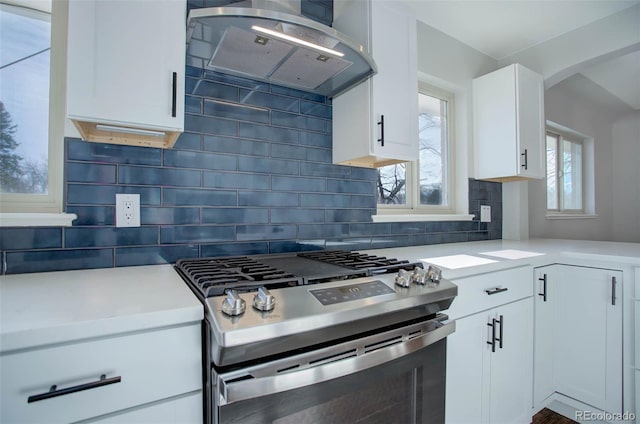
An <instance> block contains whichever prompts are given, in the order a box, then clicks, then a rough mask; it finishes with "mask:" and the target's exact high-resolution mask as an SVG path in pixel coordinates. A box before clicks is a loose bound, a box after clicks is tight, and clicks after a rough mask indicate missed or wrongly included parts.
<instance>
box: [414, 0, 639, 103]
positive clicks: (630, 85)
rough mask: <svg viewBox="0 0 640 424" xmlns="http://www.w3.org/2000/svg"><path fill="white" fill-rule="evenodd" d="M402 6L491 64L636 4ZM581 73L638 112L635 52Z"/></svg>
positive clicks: (582, 0) (418, 2)
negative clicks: (483, 55)
mask: <svg viewBox="0 0 640 424" xmlns="http://www.w3.org/2000/svg"><path fill="white" fill-rule="evenodd" d="M402 2H403V3H405V4H406V5H407V6H408V7H409V8H411V9H412V10H413V11H414V12H415V14H416V16H417V18H418V20H420V21H422V22H424V23H425V24H427V25H429V26H431V27H433V28H436V29H438V30H440V31H442V32H444V33H445V34H447V35H449V36H451V37H453V38H455V39H457V40H459V41H461V42H462V43H464V44H467V45H468V46H470V47H472V48H474V49H475V50H478V51H480V52H482V53H484V54H486V55H487V56H490V57H492V58H494V59H496V60H501V59H504V58H506V57H509V56H511V55H513V54H515V53H519V52H521V51H523V50H526V49H528V48H530V47H533V46H536V45H538V44H540V43H543V42H545V41H548V40H551V39H553V38H555V37H558V36H560V35H563V34H566V33H568V32H571V31H573V30H575V29H577V28H580V27H582V26H584V25H587V24H590V23H592V22H595V21H597V20H599V19H602V18H605V17H607V16H609V15H612V14H614V13H617V12H619V11H621V10H623V9H626V8H628V7H631V6H634V5H637V4H640V0H636V1H627V0H606V1H602V0H565V1H549V0H547V1H527V0H521V1H517V0H506V1H505V0H502V1H484V0H475V1H474V0H471V1H467V0H448V1H437V0H402ZM639 25H640V24H639ZM581 74H582V76H584V77H586V78H588V79H589V80H591V81H592V82H594V83H595V84H597V85H599V86H600V87H602V88H604V89H605V90H607V91H608V92H609V93H610V94H612V95H614V96H615V97H617V98H618V99H619V100H621V101H622V102H624V103H625V104H626V105H628V106H630V107H632V108H634V109H636V110H638V109H640V82H639V81H640V52H639V51H636V52H633V53H630V54H627V55H626V56H622V57H617V58H615V59H612V60H610V61H609V62H605V63H600V64H597V65H594V66H592V67H590V68H587V69H584V70H582V71H581Z"/></svg>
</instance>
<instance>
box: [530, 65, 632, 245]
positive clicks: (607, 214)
mask: <svg viewBox="0 0 640 424" xmlns="http://www.w3.org/2000/svg"><path fill="white" fill-rule="evenodd" d="M587 91H590V92H591V95H595V96H596V98H601V99H602V102H594V101H593V100H590V101H589V100H587V99H588V98H589V97H586V95H585V93H586V92H587ZM610 97H611V94H609V93H608V92H606V91H605V90H604V89H602V88H600V87H599V86H597V85H595V84H594V83H592V82H590V81H589V80H588V79H586V78H584V77H582V76H577V77H573V78H571V79H568V80H565V81H563V82H560V83H558V84H557V85H555V86H554V87H552V88H551V89H549V90H547V91H546V92H545V115H546V116H545V118H546V119H547V120H550V121H553V122H555V123H557V124H560V125H562V126H565V127H568V128H571V129H573V130H574V131H577V132H579V133H582V134H584V135H586V136H589V137H593V139H594V150H595V151H594V157H595V169H594V173H595V213H596V214H597V217H596V218H592V219H569V220H564V219H563V220H550V219H547V218H546V216H545V215H546V183H545V180H540V181H530V182H529V207H530V209H529V217H530V221H529V234H530V236H531V237H552V238H565V239H581V240H616V237H614V233H613V220H614V209H616V208H618V205H617V204H616V207H615V208H614V204H615V202H616V197H614V192H615V191H616V188H617V189H619V190H621V189H623V188H624V187H628V186H629V185H630V182H631V181H630V180H628V179H627V178H628V177H629V175H624V176H623V175H620V176H619V177H617V178H615V179H614V168H618V167H620V169H623V170H633V172H635V175H636V180H635V181H637V183H636V184H635V185H638V184H640V180H638V179H637V175H638V171H637V170H636V169H635V168H636V167H637V163H638V159H639V158H640V156H639V155H638V154H637V152H638V150H637V149H638V142H637V139H636V141H635V147H633V148H632V146H631V145H630V143H631V142H632V140H630V139H629V136H630V134H631V133H633V131H632V129H631V127H632V125H631V124H630V123H627V121H624V122H622V123H621V124H620V125H619V126H618V136H617V139H616V140H615V144H616V145H619V149H618V150H619V152H620V153H618V154H616V157H615V158H614V153H613V151H614V148H613V145H614V137H613V128H614V123H615V122H616V120H617V117H616V115H615V114H612V113H611V108H608V107H606V104H607V102H609V101H611V98H610ZM591 99H592V98H591ZM636 134H637V132H636ZM633 149H635V152H636V155H635V156H632V155H631V153H632V152H631V150H633ZM624 172H626V171H621V170H616V171H615V174H623V173H624ZM618 197H619V195H618ZM627 206H628V207H626V206H625V208H624V211H625V213H626V212H630V211H631V210H632V209H633V210H634V211H635V216H636V221H637V217H638V216H639V212H640V207H639V206H638V205H635V207H632V205H631V204H628V205H627ZM630 213H633V212H630ZM616 214H618V212H616ZM625 219H628V217H627V218H625Z"/></svg>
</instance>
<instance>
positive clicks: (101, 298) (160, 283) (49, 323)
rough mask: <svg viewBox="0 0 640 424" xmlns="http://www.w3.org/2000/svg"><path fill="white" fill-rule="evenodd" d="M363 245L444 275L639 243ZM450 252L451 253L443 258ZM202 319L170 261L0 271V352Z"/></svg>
mask: <svg viewBox="0 0 640 424" xmlns="http://www.w3.org/2000/svg"><path fill="white" fill-rule="evenodd" d="M365 252H368V253H371V254H376V255H383V256H392V257H396V258H399V259H407V260H410V261H423V262H425V263H430V260H431V261H432V262H431V263H435V262H438V263H439V264H440V265H439V266H440V267H441V268H442V270H443V276H444V277H445V278H449V279H454V278H460V277H464V276H468V275H473V274H479V273H485V272H492V271H497V270H501V269H506V268H512V267H516V266H522V265H533V266H538V265H545V264H549V263H558V262H563V261H570V260H579V261H582V262H584V263H587V264H590V263H592V262H593V263H594V265H596V266H597V265H598V264H599V265H600V266H602V265H601V264H602V263H607V264H616V263H618V264H625V265H631V266H640V243H615V242H597V241H583V240H549V239H535V240H525V241H509V240H492V241H479V242H468V243H451V244H436V245H426V246H425V245H423V246H410V247H397V248H385V249H374V250H368V251H365ZM452 255H457V256H456V257H453V258H447V257H448V256H452ZM523 256H524V257H523ZM443 257H444V258H443ZM443 264H444V265H443ZM445 265H446V266H445ZM202 319H203V308H202V305H201V303H200V302H199V301H198V299H197V298H196V297H195V296H194V295H193V294H192V293H191V291H190V289H189V288H188V287H187V285H186V284H185V283H184V282H183V280H182V278H181V277H180V276H179V275H178V274H177V273H176V271H175V270H174V269H173V266H171V265H149V266H138V267H123V268H106V269H89V270H78V271H60V272H47V273H34V274H19V275H6V276H0V353H6V352H8V351H14V350H18V349H26V348H33V347H37V346H44V345H48V344H55V343H65V342H70V341H74V340H82V339H86V338H89V337H103V336H108V335H114V334H120V333H126V332H134V331H141V330H148V329H152V328H159V327H166V326H172V325H181V324H186V323H193V322H197V321H200V320H202Z"/></svg>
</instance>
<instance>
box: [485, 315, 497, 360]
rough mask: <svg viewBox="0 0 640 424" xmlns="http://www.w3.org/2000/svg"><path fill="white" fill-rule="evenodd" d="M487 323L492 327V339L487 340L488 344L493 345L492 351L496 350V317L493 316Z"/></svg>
mask: <svg viewBox="0 0 640 424" xmlns="http://www.w3.org/2000/svg"><path fill="white" fill-rule="evenodd" d="M487 325H488V326H489V327H491V341H490V342H489V341H487V344H488V345H491V352H495V351H496V319H495V318H493V319H492V320H491V322H488V323H487Z"/></svg>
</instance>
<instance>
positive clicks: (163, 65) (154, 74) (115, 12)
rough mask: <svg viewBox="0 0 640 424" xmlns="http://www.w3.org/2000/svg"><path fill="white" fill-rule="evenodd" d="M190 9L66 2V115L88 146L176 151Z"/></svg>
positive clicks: (175, 0)
mask: <svg viewBox="0 0 640 424" xmlns="http://www.w3.org/2000/svg"><path fill="white" fill-rule="evenodd" d="M185 16H186V3H185V2H184V1H179V0H171V1H169V0H161V1H155V2H154V1H141V0H135V1H100V0H83V1H71V2H69V26H68V56H67V64H68V68H67V93H68V94H67V115H68V117H69V118H70V119H71V120H72V122H73V123H74V125H75V126H76V128H77V129H78V131H79V132H80V134H81V135H82V137H83V138H84V139H85V140H90V141H100V142H107V143H119V144H136V145H142V146H150V147H171V146H172V145H173V143H175V140H176V139H177V137H178V136H179V135H180V133H181V132H182V131H183V129H184V70H185V37H186V30H185Z"/></svg>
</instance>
